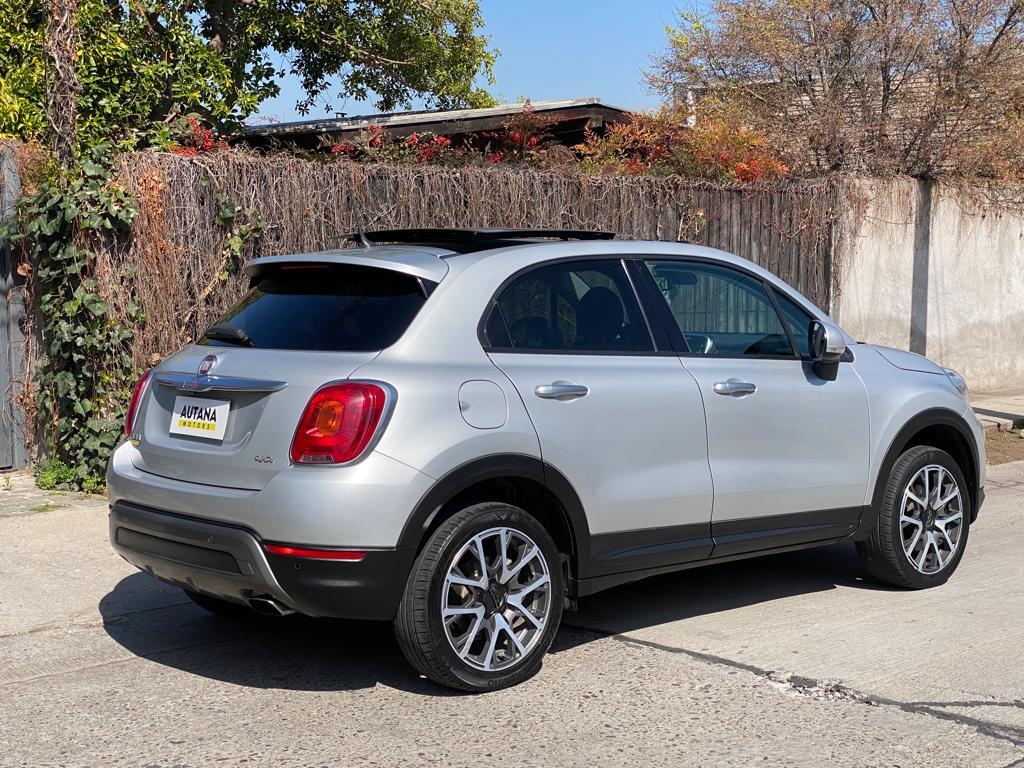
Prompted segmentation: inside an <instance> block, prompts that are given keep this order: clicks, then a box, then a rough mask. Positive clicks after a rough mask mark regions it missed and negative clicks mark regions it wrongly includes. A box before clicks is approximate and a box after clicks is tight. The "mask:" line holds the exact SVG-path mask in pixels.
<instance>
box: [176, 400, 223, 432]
mask: <svg viewBox="0 0 1024 768" xmlns="http://www.w3.org/2000/svg"><path fill="white" fill-rule="evenodd" d="M230 411H231V402H230V401H229V400H209V399H207V398H205V397H176V398H174V412H173V413H172V414H171V429H170V432H171V434H172V435H191V436H192V437H205V438H206V439H208V440H223V439H224V435H225V433H226V432H227V428H228V414H229V413H230Z"/></svg>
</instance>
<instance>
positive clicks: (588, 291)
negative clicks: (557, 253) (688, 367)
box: [484, 259, 654, 353]
mask: <svg viewBox="0 0 1024 768" xmlns="http://www.w3.org/2000/svg"><path fill="white" fill-rule="evenodd" d="M484 333H485V334H486V336H487V341H488V344H489V346H490V347H491V348H492V349H513V350H517V351H526V350H534V351H538V352H552V353H555V352H594V353H602V352H603V353H615V352H650V351H653V349H654V344H653V342H652V340H651V335H650V333H649V332H648V330H647V325H646V323H645V321H644V318H643V315H642V314H641V312H640V307H639V305H638V303H637V300H636V297H635V296H634V294H633V288H632V286H631V285H630V283H629V279H628V278H627V277H626V271H625V269H624V268H623V266H622V262H621V261H619V260H618V259H614V260H612V259H607V260H604V259H601V260H594V261H571V262H562V263H556V264H549V265H546V266H542V267H538V268H537V269H533V270H531V271H529V272H527V273H525V274H523V275H521V276H519V277H517V278H516V279H515V280H513V281H512V282H511V283H510V284H509V285H508V286H507V287H506V288H505V289H504V290H503V291H502V292H501V293H500V294H499V295H498V297H497V298H496V300H495V302H494V304H493V306H492V309H491V313H490V314H489V315H488V317H487V320H486V322H485V324H484Z"/></svg>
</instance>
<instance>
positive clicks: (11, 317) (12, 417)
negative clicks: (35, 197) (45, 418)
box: [0, 145, 26, 469]
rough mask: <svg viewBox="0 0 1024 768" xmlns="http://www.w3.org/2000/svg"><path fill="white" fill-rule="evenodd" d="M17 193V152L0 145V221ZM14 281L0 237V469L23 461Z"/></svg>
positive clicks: (18, 307)
mask: <svg viewBox="0 0 1024 768" xmlns="http://www.w3.org/2000/svg"><path fill="white" fill-rule="evenodd" d="M20 194H21V180H20V178H19V176H18V158H17V155H16V153H15V151H14V149H13V147H11V146H9V145H7V146H0V223H3V222H5V221H7V219H8V218H9V217H10V216H11V215H13V213H14V208H15V205H16V203H17V200H18V197H19V195H20ZM17 283H18V275H17V274H16V273H15V265H14V259H13V258H12V254H11V249H10V248H9V247H8V246H7V244H6V243H4V242H2V241H0V395H2V400H0V469H10V468H12V467H15V468H16V467H23V466H25V463H26V456H25V440H24V434H25V432H24V426H25V425H24V419H23V418H22V414H21V411H20V409H18V408H17V407H16V406H15V404H14V400H15V397H16V396H17V394H18V389H17V388H18V386H20V379H21V376H22V371H23V369H24V357H23V351H24V340H23V339H22V336H21V323H20V321H21V317H22V314H23V312H24V303H23V300H22V296H21V293H20V291H18V290H16V287H17Z"/></svg>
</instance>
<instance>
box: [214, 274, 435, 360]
mask: <svg viewBox="0 0 1024 768" xmlns="http://www.w3.org/2000/svg"><path fill="white" fill-rule="evenodd" d="M433 287H434V284H432V283H428V282H427V281H423V280H420V279H419V278H416V277H413V276H412V275H406V274H403V273H401V272H396V271H394V270H390V269H379V268H376V267H364V266H356V265H351V264H333V265H326V264H284V265H281V266H277V267H275V268H272V269H271V270H270V271H268V272H265V273H262V274H260V275H259V276H257V277H256V278H254V280H253V283H252V288H251V289H250V291H249V293H247V294H246V295H245V297H244V298H243V299H242V300H241V301H240V302H238V303H237V304H236V305H235V306H234V307H232V308H231V309H230V310H228V312H227V313H225V314H224V316H223V317H221V318H220V319H219V320H218V321H217V322H216V323H215V324H214V326H212V327H211V328H210V329H209V330H207V332H206V335H204V337H203V338H202V339H201V340H200V342H199V343H200V344H206V345H209V346H245V347H255V348H260V349H293V350H322V351H332V352H364V351H373V350H379V349H384V348H385V347H389V346H391V345H392V344H394V343H395V342H396V341H398V339H399V337H400V336H401V335H402V334H403V333H404V332H405V329H406V328H408V327H409V324H410V323H411V322H412V320H413V318H414V317H416V313H417V312H419V310H420V307H422V306H423V304H424V303H425V302H426V300H427V296H428V295H429V293H430V291H431V290H432V288H433ZM214 329H217V330H216V331H215V330H214ZM232 335H234V338H231V337H232ZM213 337H216V338H213Z"/></svg>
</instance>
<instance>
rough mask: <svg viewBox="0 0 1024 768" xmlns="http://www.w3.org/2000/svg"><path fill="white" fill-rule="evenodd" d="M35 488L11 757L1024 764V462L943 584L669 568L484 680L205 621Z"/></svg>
mask: <svg viewBox="0 0 1024 768" xmlns="http://www.w3.org/2000/svg"><path fill="white" fill-rule="evenodd" d="M27 482H29V480H28V479H27V478H26V479H25V480H21V479H19V480H18V488H16V489H15V490H14V491H6V492H5V491H2V490H0V585H2V588H0V700H2V701H3V703H4V704H3V709H2V712H3V716H2V717H0V744H3V745H4V748H3V749H2V750H0V765H3V766H7V765H11V766H14V765H17V766H41V765H45V766H49V765H68V766H84V765H125V766H127V765H151V766H172V765H175V766H186V765H187V766H200V765H211V764H214V763H216V764H219V765H231V766H234V765H259V766H263V765H267V766H307V765H360V766H378V765H379V766H388V765H480V764H502V765H536V766H558V765H567V766H610V765H637V764H640V765H645V766H646V765H666V766H668V765H671V766H678V765H709V766H710V765H737V766H740V765H743V766H746V765H750V764H751V763H755V762H757V763H759V764H767V765H799V766H804V765H806V766H820V765H824V764H828V765H840V766H971V767H972V768H973V767H982V766H992V767H993V768H1005V767H1007V766H1011V765H1012V766H1024V558H1022V557H1021V556H1020V543H1021V538H1022V535H1024V503H1022V502H1024V463H1022V462H1018V463H1015V464H1006V465H1002V466H999V467H993V468H990V481H989V499H988V501H987V502H986V506H985V508H984V510H983V514H982V518H981V520H980V521H979V523H978V525H977V526H975V527H974V528H973V529H972V531H971V535H970V541H969V544H968V552H967V555H966V558H965V560H964V562H963V564H962V566H961V569H960V571H959V572H958V573H957V574H956V575H955V576H954V577H953V579H952V580H951V581H950V583H949V584H947V585H946V586H945V587H942V588H939V589H936V590H931V591H927V592H903V591H893V590H888V589H884V588H881V587H879V586H878V585H875V584H873V583H870V582H867V581H865V580H864V577H863V573H862V571H861V570H860V568H859V565H858V564H857V561H856V558H855V556H854V555H853V554H852V551H851V549H850V548H849V547H830V548H827V549H822V550H810V551H805V552H800V553H794V554H789V555H779V556H775V557H771V558H761V559H758V560H750V561H746V562H742V563H734V564H726V565H720V566H714V567H710V568H703V569H696V570H692V571H686V572H682V573H679V574H674V575H669V576H664V577H660V578H657V579H653V580H649V581H646V582H641V583H639V584H635V585H631V586H627V587H623V588H620V589H617V590H613V591H611V592H608V593H605V594H603V595H598V596H596V597H594V598H591V599H589V600H587V601H586V602H585V603H584V604H583V606H582V609H581V610H580V611H579V612H576V613H569V614H567V615H566V617H565V624H566V626H565V628H564V629H563V630H562V632H561V633H560V635H559V638H558V640H557V641H556V648H555V652H554V653H552V654H551V655H550V656H549V657H548V659H547V661H546V663H545V665H544V669H543V670H542V672H541V673H540V675H538V676H537V677H536V678H534V679H533V680H530V681H528V682H527V683H526V684H524V685H522V686H520V687H518V688H515V689H511V690H508V691H501V692H497V693H493V694H487V695H483V696H462V695H455V694H452V693H450V692H448V691H445V690H443V689H440V688H437V687H435V686H433V685H431V684H429V683H427V682H425V681H423V680H420V679H418V678H417V677H415V676H414V675H413V674H412V672H411V671H410V669H409V668H408V667H407V666H406V664H405V662H404V660H403V659H402V657H401V655H400V653H399V652H398V649H397V647H396V646H395V644H394V642H393V640H392V639H391V636H390V631H389V628H388V627H387V626H379V625H368V624H359V623H355V622H326V621H312V620H295V621H277V622H270V621H256V622H251V623H243V624H231V623H226V622H224V621H221V620H218V619H216V618H214V617H212V616H209V615H206V614H205V613H204V612H203V611H201V610H200V609H198V608H196V607H194V606H193V605H191V604H190V603H189V602H187V600H186V599H185V598H184V597H183V596H182V595H181V593H180V592H178V591H177V590H175V589H172V588H168V587H164V586H162V585H160V584H158V583H157V582H155V581H153V580H151V579H150V578H149V577H147V576H145V575H143V574H139V573H137V572H135V571H134V570H133V569H132V568H131V567H129V566H128V565H127V564H126V563H124V562H123V561H121V560H120V559H119V558H117V557H116V556H114V555H113V553H112V552H111V551H110V549H109V546H108V545H107V543H106V515H105V510H104V508H103V505H102V503H98V502H95V501H82V500H79V499H78V498H76V497H48V500H49V503H50V504H55V505H57V506H56V508H54V507H46V508H40V507H41V504H42V502H40V503H39V504H33V503H31V501H32V498H31V491H29V490H27V489H24V488H22V487H21V486H22V485H23V484H24V483H27ZM16 491H18V492H21V491H24V493H25V494H26V495H27V496H28V497H29V498H28V501H24V500H19V501H18V502H17V503H13V504H12V503H9V502H8V501H5V497H4V494H5V493H15V492H16ZM26 505H27V506H26ZM32 508H36V511H31V509H32ZM18 510H20V511H18ZM12 511H17V514H12Z"/></svg>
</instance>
